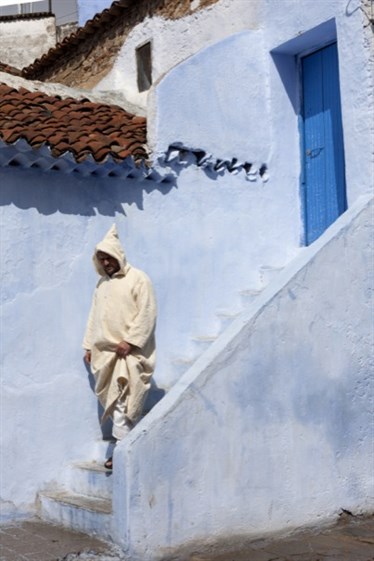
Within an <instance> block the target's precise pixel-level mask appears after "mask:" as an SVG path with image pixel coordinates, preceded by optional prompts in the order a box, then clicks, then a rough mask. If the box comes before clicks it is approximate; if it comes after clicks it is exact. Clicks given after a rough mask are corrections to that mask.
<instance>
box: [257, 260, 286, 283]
mask: <svg viewBox="0 0 374 561" xmlns="http://www.w3.org/2000/svg"><path fill="white" fill-rule="evenodd" d="M282 270H283V267H275V266H273V265H263V266H262V267H260V280H261V284H262V285H263V286H264V287H265V286H267V285H268V284H269V282H271V281H272V280H273V279H274V278H275V277H277V276H278V275H279V273H280V272H281V271H282Z"/></svg>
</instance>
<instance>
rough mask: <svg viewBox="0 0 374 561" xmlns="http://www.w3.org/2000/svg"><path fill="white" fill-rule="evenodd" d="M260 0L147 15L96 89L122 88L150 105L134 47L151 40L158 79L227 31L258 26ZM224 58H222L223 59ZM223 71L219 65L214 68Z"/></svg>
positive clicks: (227, 1) (154, 75) (139, 102)
mask: <svg viewBox="0 0 374 561" xmlns="http://www.w3.org/2000/svg"><path fill="white" fill-rule="evenodd" d="M261 3H262V2H261V0H249V1H248V0H221V1H220V2H218V3H217V4H213V5H212V6H210V7H209V8H206V9H203V10H197V9H196V11H195V12H194V13H192V14H191V15H189V16H186V17H184V18H181V19H177V20H168V19H164V18H161V17H158V16H154V17H152V18H149V17H148V18H146V19H145V20H144V21H143V22H142V23H140V24H138V25H137V26H136V27H135V28H134V29H133V30H132V31H131V33H130V34H129V35H128V37H127V38H126V40H125V42H124V44H123V47H122V48H121V51H120V53H119V55H118V58H117V60H116V63H115V65H114V67H113V69H112V70H111V71H110V72H109V73H108V75H107V76H106V77H105V78H104V79H103V80H102V81H101V82H100V83H99V84H98V85H97V86H96V88H95V89H96V90H113V89H115V90H117V89H119V90H121V91H122V92H124V93H125V95H126V97H127V98H128V99H129V101H131V102H132V103H135V104H136V105H141V106H143V107H144V108H146V107H147V92H143V93H139V92H138V86H137V70H136V59H135V50H136V48H137V47H138V46H140V45H142V44H143V43H145V42H146V41H151V42H152V80H153V83H156V82H157V81H158V80H159V79H160V78H161V77H162V76H163V75H164V74H165V73H166V72H168V71H169V70H170V69H171V68H173V67H175V66H176V65H177V64H179V63H180V62H181V61H183V60H185V59H186V58H188V57H190V56H191V55H193V54H195V53H196V52H198V51H199V50H200V49H202V48H204V47H206V46H207V45H211V44H213V43H215V42H216V41H219V40H221V39H223V38H225V37H227V36H228V35H231V34H233V33H236V32H239V31H242V30H246V29H257V28H258V25H259V18H260V8H261ZM222 62H223V61H222ZM212 70H214V72H215V73H217V74H220V72H221V70H220V66H218V67H217V68H214V69H213V68H212Z"/></svg>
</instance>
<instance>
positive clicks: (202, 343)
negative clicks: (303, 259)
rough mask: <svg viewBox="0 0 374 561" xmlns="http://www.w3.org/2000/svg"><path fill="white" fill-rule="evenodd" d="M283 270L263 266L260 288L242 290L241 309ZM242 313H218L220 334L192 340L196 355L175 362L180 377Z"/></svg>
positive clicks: (174, 365)
mask: <svg viewBox="0 0 374 561" xmlns="http://www.w3.org/2000/svg"><path fill="white" fill-rule="evenodd" d="M282 270H283V267H275V266H272V265H263V266H262V267H260V268H259V274H258V280H259V284H258V286H256V287H254V288H248V289H245V290H241V291H240V292H239V296H240V300H241V307H242V309H243V308H244V309H245V308H247V307H248V306H249V305H251V304H252V303H253V302H254V301H256V299H257V298H258V297H259V296H260V294H261V293H262V292H263V290H264V289H265V288H266V287H267V286H268V284H269V283H270V282H271V281H272V280H273V279H274V278H275V277H277V276H278V275H279V273H280V272H281V271H282ZM240 313H241V312H238V311H234V312H231V311H226V310H220V311H218V312H217V313H216V317H217V318H218V320H219V323H220V329H219V333H217V334H216V335H199V336H195V337H192V338H191V341H192V343H193V347H194V349H195V353H193V355H192V356H188V357H180V358H178V359H175V360H174V361H173V367H174V369H175V370H176V371H177V372H178V373H179V375H182V374H184V373H185V372H186V371H187V370H188V369H189V368H190V367H191V366H192V365H193V364H194V362H195V361H196V360H197V359H198V358H199V356H200V355H201V354H203V353H204V351H205V350H207V349H208V348H209V347H210V345H211V344H212V343H214V341H216V340H217V339H218V337H219V336H220V334H221V333H222V332H223V331H224V330H225V329H226V328H227V327H228V326H229V325H230V324H231V323H232V322H233V321H234V320H235V319H236V318H237V317H238V316H239V315H240Z"/></svg>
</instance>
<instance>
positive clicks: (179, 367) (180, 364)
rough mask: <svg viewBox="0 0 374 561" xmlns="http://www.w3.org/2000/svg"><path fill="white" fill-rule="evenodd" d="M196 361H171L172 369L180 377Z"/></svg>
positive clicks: (185, 359) (188, 359)
mask: <svg viewBox="0 0 374 561" xmlns="http://www.w3.org/2000/svg"><path fill="white" fill-rule="evenodd" d="M195 361H196V359H194V358H178V359H176V360H173V361H172V366H173V369H174V370H175V371H176V372H177V373H178V375H179V376H182V374H184V373H185V372H187V370H188V369H189V368H190V367H191V366H192V365H193V363H194V362H195Z"/></svg>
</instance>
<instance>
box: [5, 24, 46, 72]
mask: <svg viewBox="0 0 374 561" xmlns="http://www.w3.org/2000/svg"><path fill="white" fill-rule="evenodd" d="M55 45H56V21H55V18H54V17H46V18H40V19H20V20H14V21H13V20H10V21H0V60H1V62H3V63H5V64H9V65H10V66H15V67H16V68H20V69H22V68H24V67H25V66H28V65H29V64H31V63H32V62H34V60H35V59H36V58H40V57H41V56H43V55H44V54H45V53H46V52H47V51H48V50H49V49H51V48H52V47H54V46H55Z"/></svg>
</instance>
